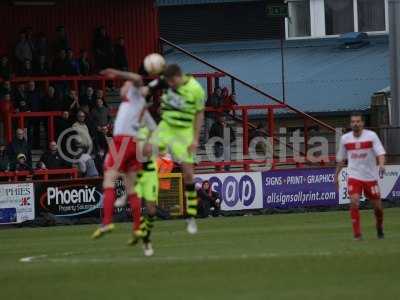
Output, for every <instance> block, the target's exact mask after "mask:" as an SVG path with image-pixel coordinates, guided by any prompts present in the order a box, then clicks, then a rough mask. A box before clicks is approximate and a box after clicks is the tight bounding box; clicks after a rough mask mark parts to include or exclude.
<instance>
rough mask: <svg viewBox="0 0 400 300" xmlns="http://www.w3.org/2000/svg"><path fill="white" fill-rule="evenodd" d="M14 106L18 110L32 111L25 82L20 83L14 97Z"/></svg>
mask: <svg viewBox="0 0 400 300" xmlns="http://www.w3.org/2000/svg"><path fill="white" fill-rule="evenodd" d="M13 101H14V108H15V110H16V111H17V112H24V111H30V110H31V108H30V105H29V103H28V101H27V97H26V93H25V84H23V83H19V84H18V86H17V90H16V91H15V93H14V97H13Z"/></svg>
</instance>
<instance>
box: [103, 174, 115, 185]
mask: <svg viewBox="0 0 400 300" xmlns="http://www.w3.org/2000/svg"><path fill="white" fill-rule="evenodd" d="M116 179H117V174H116V173H115V172H114V171H106V172H105V173H104V177H103V188H112V187H114V182H115V180H116Z"/></svg>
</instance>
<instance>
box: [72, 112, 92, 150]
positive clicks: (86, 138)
mask: <svg viewBox="0 0 400 300" xmlns="http://www.w3.org/2000/svg"><path fill="white" fill-rule="evenodd" d="M76 119H77V121H76V122H75V123H74V124H73V125H72V128H73V129H74V130H75V131H76V133H77V136H78V138H79V144H80V146H82V147H84V148H85V149H92V148H93V140H92V138H91V135H90V132H89V128H88V126H87V125H86V122H85V121H86V114H85V112H83V111H81V110H80V111H78V113H77V117H76Z"/></svg>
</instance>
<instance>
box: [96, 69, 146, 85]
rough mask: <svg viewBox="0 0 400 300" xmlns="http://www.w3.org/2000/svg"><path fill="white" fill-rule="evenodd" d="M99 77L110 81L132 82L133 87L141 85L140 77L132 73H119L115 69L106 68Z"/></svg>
mask: <svg viewBox="0 0 400 300" xmlns="http://www.w3.org/2000/svg"><path fill="white" fill-rule="evenodd" d="M100 74H101V75H103V76H106V77H108V78H110V79H125V80H130V81H132V82H133V83H134V84H135V85H137V86H140V85H143V80H142V76H140V75H139V74H136V73H132V72H126V71H120V70H117V69H112V68H108V69H105V70H103V71H101V72H100Z"/></svg>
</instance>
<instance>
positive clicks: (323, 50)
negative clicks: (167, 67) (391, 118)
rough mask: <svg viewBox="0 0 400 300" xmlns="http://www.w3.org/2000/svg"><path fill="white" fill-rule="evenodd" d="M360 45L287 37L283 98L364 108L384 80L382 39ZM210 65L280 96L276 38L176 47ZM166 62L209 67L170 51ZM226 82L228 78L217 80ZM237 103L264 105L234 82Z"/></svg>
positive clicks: (315, 106)
mask: <svg viewBox="0 0 400 300" xmlns="http://www.w3.org/2000/svg"><path fill="white" fill-rule="evenodd" d="M370 40H371V44H370V45H368V46H365V47H363V48H360V49H346V50H344V49H340V48H339V47H338V46H339V43H340V42H339V41H338V40H337V39H324V40H307V41H300V40H297V41H288V42H286V44H287V48H285V64H286V72H285V73H286V94H287V98H286V100H287V102H288V103H290V104H291V105H293V106H294V107H296V108H298V109H301V110H303V111H307V112H334V111H349V110H355V109H368V108H369V106H370V101H371V96H372V94H373V93H374V92H376V91H378V90H381V89H383V88H385V87H387V86H388V85H389V84H390V78H389V58H388V52H389V51H388V41H387V37H386V36H379V37H373V38H371V39H370ZM182 46H183V47H184V48H186V49H188V50H189V51H192V52H193V53H195V54H197V55H198V56H200V57H201V58H203V59H206V60H207V61H209V62H211V63H212V64H215V65H216V66H218V67H220V68H222V69H224V70H226V71H228V72H231V73H233V74H234V75H237V76H238V77H240V78H242V79H243V80H246V81H248V82H250V83H253V84H254V85H256V86H257V87H258V88H261V89H262V90H264V91H266V92H267V93H269V94H271V95H273V96H275V97H278V98H280V99H281V98H282V84H281V56H280V49H279V41H253V42H249V41H246V42H229V43H212V44H201V45H200V44H197V45H193V44H192V45H182ZM167 58H168V60H169V61H170V62H178V63H180V64H182V66H183V68H184V69H185V71H186V72H204V71H211V70H212V69H210V68H208V67H206V66H204V65H202V64H200V63H198V62H196V61H194V60H193V59H191V58H188V57H187V56H185V55H184V54H181V53H178V52H176V51H173V52H171V53H169V54H168V55H167ZM223 85H225V86H228V85H229V81H228V80H227V81H226V82H223ZM237 100H238V102H239V103H240V104H254V103H266V100H265V98H263V97H261V96H260V95H258V94H256V93H254V92H252V91H251V90H249V89H248V88H246V87H244V86H240V85H237Z"/></svg>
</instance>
